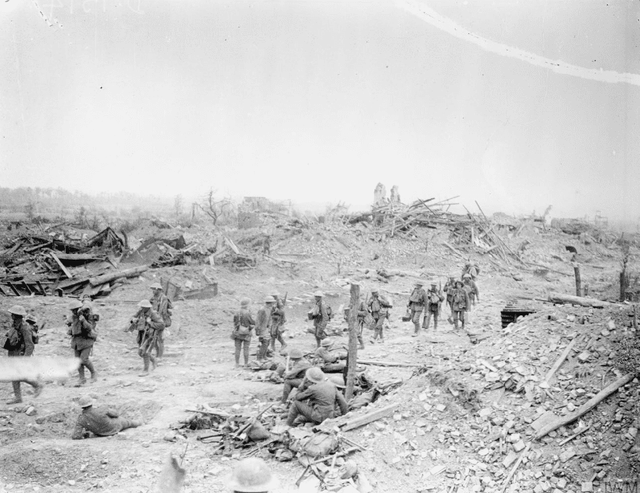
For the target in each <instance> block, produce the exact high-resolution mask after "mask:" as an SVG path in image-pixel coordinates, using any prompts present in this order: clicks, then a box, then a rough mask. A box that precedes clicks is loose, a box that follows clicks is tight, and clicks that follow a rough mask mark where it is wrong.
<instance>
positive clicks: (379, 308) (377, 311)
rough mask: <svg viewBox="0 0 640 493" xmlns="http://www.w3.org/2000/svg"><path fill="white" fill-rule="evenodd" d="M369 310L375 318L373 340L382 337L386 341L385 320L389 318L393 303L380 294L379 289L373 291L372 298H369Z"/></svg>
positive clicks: (381, 340) (381, 339)
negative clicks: (384, 332)
mask: <svg viewBox="0 0 640 493" xmlns="http://www.w3.org/2000/svg"><path fill="white" fill-rule="evenodd" d="M368 308H369V312H371V317H372V318H373V323H372V325H373V340H372V341H371V342H375V341H376V340H378V339H380V342H384V334H383V332H382V331H383V328H384V322H385V320H387V319H388V318H389V308H391V303H389V301H388V300H387V299H385V298H384V297H382V296H380V293H379V292H378V290H377V289H373V290H372V291H371V298H370V299H369V306H368Z"/></svg>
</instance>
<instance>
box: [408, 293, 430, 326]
mask: <svg viewBox="0 0 640 493" xmlns="http://www.w3.org/2000/svg"><path fill="white" fill-rule="evenodd" d="M427 301H428V300H427V292H426V291H425V290H424V288H423V287H422V283H416V287H415V288H414V289H413V291H412V292H411V296H409V304H408V305H407V306H408V308H409V310H410V314H411V322H413V335H414V336H417V335H418V334H419V333H420V317H421V316H422V310H424V308H425V306H426V305H427Z"/></svg>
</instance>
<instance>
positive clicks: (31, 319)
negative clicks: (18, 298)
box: [25, 313, 38, 324]
mask: <svg viewBox="0 0 640 493" xmlns="http://www.w3.org/2000/svg"><path fill="white" fill-rule="evenodd" d="M25 320H26V321H27V322H31V323H34V324H37V323H38V319H37V318H36V316H35V315H33V314H31V313H30V314H29V315H27V316H26V318H25Z"/></svg>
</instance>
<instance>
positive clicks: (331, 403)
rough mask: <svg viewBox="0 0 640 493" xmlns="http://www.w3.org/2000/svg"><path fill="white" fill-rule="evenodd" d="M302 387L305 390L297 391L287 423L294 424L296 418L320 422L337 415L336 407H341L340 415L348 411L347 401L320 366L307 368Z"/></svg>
mask: <svg viewBox="0 0 640 493" xmlns="http://www.w3.org/2000/svg"><path fill="white" fill-rule="evenodd" d="M302 387H303V388H304V390H302V391H300V392H297V393H296V395H295V396H294V397H293V400H292V401H291V407H290V408H289V416H288V417H287V425H289V426H294V425H295V424H296V418H299V419H298V420H299V421H302V422H306V421H310V422H312V423H316V424H320V423H322V422H323V421H324V420H325V419H329V418H334V417H335V416H336V407H339V408H340V415H342V414H346V413H347V411H348V408H347V401H346V400H345V398H344V396H343V395H342V393H341V392H340V391H339V390H338V389H337V387H336V386H335V384H334V383H333V382H331V381H329V380H328V379H327V377H326V375H325V374H324V373H323V371H322V370H321V369H320V368H309V369H308V370H307V373H306V374H305V382H303V384H302Z"/></svg>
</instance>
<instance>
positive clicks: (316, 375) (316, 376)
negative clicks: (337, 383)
mask: <svg viewBox="0 0 640 493" xmlns="http://www.w3.org/2000/svg"><path fill="white" fill-rule="evenodd" d="M304 376H305V377H306V378H307V380H309V381H311V382H313V383H320V382H323V381H324V380H325V379H326V378H327V377H326V375H325V374H324V372H323V371H322V370H321V369H320V368H317V367H315V366H314V367H313V368H309V369H308V370H307V372H306V373H305V374H304Z"/></svg>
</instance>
